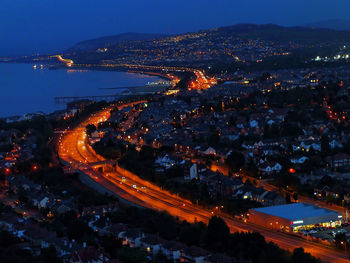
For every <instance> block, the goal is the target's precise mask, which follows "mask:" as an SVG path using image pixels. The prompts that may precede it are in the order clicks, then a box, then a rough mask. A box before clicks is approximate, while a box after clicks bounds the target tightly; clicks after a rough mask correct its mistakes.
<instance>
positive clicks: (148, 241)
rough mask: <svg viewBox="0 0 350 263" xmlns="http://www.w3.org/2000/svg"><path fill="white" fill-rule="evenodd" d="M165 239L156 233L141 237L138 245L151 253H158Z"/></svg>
mask: <svg viewBox="0 0 350 263" xmlns="http://www.w3.org/2000/svg"><path fill="white" fill-rule="evenodd" d="M165 242H166V241H165V240H164V239H162V238H160V237H158V236H156V235H147V236H145V237H143V238H141V242H140V246H141V248H144V249H145V250H146V251H147V252H149V253H151V254H152V255H156V254H158V253H159V252H160V251H161V249H162V246H163V244H164V243H165Z"/></svg>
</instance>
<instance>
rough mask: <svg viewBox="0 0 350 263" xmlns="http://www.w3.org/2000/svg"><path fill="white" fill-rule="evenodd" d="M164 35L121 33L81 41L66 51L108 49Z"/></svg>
mask: <svg viewBox="0 0 350 263" xmlns="http://www.w3.org/2000/svg"><path fill="white" fill-rule="evenodd" d="M166 36H167V35H164V34H142V33H133V32H129V33H123V34H119V35H113V36H105V37H100V38H95V39H89V40H84V41H81V42H79V43H77V44H75V45H74V46H73V47H71V48H69V49H68V50H67V51H68V52H69V51H85V50H92V49H97V48H103V47H109V46H113V45H115V44H118V43H120V42H124V41H145V40H152V39H159V38H162V37H166Z"/></svg>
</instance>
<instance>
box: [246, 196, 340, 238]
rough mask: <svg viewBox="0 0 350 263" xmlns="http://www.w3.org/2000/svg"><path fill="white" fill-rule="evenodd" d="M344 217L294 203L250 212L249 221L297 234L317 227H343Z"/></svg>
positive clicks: (330, 211)
mask: <svg viewBox="0 0 350 263" xmlns="http://www.w3.org/2000/svg"><path fill="white" fill-rule="evenodd" d="M341 220H342V215H341V214H340V213H337V212H335V211H332V210H328V209H324V208H320V207H317V206H313V205H309V204H305V203H293V204H288V205H278V206H270V207H263V208H255V209H250V210H249V221H250V222H252V223H254V224H258V225H261V226H264V227H268V228H272V229H275V230H283V231H286V232H297V231H299V230H301V229H310V228H314V227H316V226H322V227H335V226H339V225H341Z"/></svg>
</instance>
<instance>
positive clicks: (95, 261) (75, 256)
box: [68, 246, 116, 263]
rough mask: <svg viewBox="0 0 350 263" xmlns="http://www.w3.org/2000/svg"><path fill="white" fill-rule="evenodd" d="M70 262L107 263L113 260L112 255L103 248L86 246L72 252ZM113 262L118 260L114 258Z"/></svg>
mask: <svg viewBox="0 0 350 263" xmlns="http://www.w3.org/2000/svg"><path fill="white" fill-rule="evenodd" d="M68 262H70V263H107V262H112V259H111V257H110V256H109V255H108V254H107V253H106V252H105V251H103V250H102V249H98V248H95V247H92V246H91V247H84V248H83V249H80V250H78V251H75V252H73V253H72V255H71V258H70V260H69V261H68ZM113 262H116V261H114V260H113Z"/></svg>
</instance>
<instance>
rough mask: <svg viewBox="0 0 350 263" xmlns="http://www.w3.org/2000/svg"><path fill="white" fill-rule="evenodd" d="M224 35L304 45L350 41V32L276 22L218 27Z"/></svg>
mask: <svg viewBox="0 0 350 263" xmlns="http://www.w3.org/2000/svg"><path fill="white" fill-rule="evenodd" d="M217 32H218V34H221V35H222V36H230V35H232V36H237V37H238V36H239V37H241V38H243V39H264V40H269V41H274V42H276V43H288V42H294V43H298V44H303V45H312V44H319V43H325V42H326V43H327V42H329V41H330V40H332V42H333V44H338V43H342V42H349V41H350V32H347V31H337V30H333V29H327V28H314V27H306V26H303V27H302V26H294V27H284V26H279V25H275V24H264V25H256V24H237V25H233V26H225V27H220V28H218V29H217Z"/></svg>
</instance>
